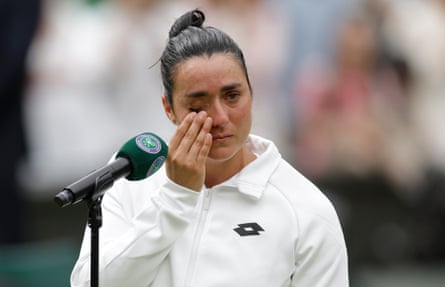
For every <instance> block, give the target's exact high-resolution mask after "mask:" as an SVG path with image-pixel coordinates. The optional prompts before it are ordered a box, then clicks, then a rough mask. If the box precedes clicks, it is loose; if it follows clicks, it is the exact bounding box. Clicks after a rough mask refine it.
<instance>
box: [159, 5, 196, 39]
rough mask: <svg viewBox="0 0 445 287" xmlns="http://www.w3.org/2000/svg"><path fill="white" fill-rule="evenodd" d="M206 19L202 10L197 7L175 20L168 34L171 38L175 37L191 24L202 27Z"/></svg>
mask: <svg viewBox="0 0 445 287" xmlns="http://www.w3.org/2000/svg"><path fill="white" fill-rule="evenodd" d="M204 20H205V16H204V13H203V12H202V11H201V10H198V9H195V10H193V11H189V12H187V13H185V14H184V15H182V16H181V17H179V18H178V19H177V20H176V21H175V23H174V24H173V26H172V27H171V28H170V32H169V33H168V36H169V38H173V37H175V36H177V35H178V34H179V33H181V32H182V31H183V30H185V29H187V28H188V27H189V26H195V27H201V26H202V23H204Z"/></svg>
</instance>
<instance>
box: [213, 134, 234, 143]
mask: <svg viewBox="0 0 445 287" xmlns="http://www.w3.org/2000/svg"><path fill="white" fill-rule="evenodd" d="M230 138H232V135H213V142H225V141H227V140H229V139H230Z"/></svg>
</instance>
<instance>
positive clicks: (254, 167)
mask: <svg viewBox="0 0 445 287" xmlns="http://www.w3.org/2000/svg"><path fill="white" fill-rule="evenodd" d="M247 146H248V147H249V148H250V149H251V151H252V152H253V153H255V154H256V155H257V158H256V159H255V160H254V161H252V162H251V163H249V164H248V165H247V166H245V167H244V168H243V169H242V170H241V171H240V172H239V173H238V174H236V175H235V176H233V177H232V178H230V179H229V180H228V181H226V182H224V183H222V184H221V186H230V187H234V188H237V189H238V190H239V192H241V193H243V194H245V195H248V196H251V197H253V198H255V199H260V198H261V196H262V195H263V193H264V190H265V188H266V185H267V182H268V181H269V179H270V177H271V175H272V173H273V172H274V170H275V169H276V168H277V166H278V164H279V162H280V160H281V155H280V153H279V152H278V149H277V147H276V146H275V144H274V143H273V142H271V141H269V140H266V139H264V138H262V137H259V136H256V135H249V137H248V139H247Z"/></svg>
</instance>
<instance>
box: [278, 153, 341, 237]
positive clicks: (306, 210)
mask: <svg viewBox="0 0 445 287" xmlns="http://www.w3.org/2000/svg"><path fill="white" fill-rule="evenodd" d="M270 184H271V186H273V187H274V189H275V192H277V193H278V194H279V196H281V197H283V199H284V200H285V201H287V203H288V206H289V207H290V208H291V209H292V212H293V214H294V216H295V219H296V221H297V222H298V224H299V227H300V229H304V228H303V227H309V226H310V225H320V226H324V228H326V229H328V231H329V232H331V233H333V234H334V235H335V237H337V238H338V239H339V240H343V233H342V231H341V226H340V222H339V219H338V216H337V212H336V210H335V208H334V206H333V204H332V202H331V201H330V200H329V199H328V198H327V197H326V195H325V194H324V193H323V192H322V191H321V190H320V189H319V188H318V187H317V186H316V185H315V184H314V183H312V182H311V181H310V180H309V179H307V178H306V177H305V176H304V175H303V174H301V173H300V172H299V171H297V170H296V169H295V168H293V167H292V166H291V165H290V164H289V163H288V162H287V161H285V160H283V159H281V161H280V163H279V165H278V167H277V169H276V170H275V172H274V173H273V175H272V176H271V178H270Z"/></svg>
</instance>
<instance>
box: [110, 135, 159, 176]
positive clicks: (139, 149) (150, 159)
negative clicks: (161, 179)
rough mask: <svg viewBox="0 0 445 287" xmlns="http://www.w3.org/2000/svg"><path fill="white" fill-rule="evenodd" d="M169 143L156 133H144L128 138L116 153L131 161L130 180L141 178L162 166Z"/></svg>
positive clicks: (117, 155)
mask: <svg viewBox="0 0 445 287" xmlns="http://www.w3.org/2000/svg"><path fill="white" fill-rule="evenodd" d="M167 154H168V147H167V144H166V143H165V142H164V141H163V140H162V139H161V138H160V137H159V136H157V135H156V134H154V133H149V132H146V133H142V134H139V135H137V136H135V137H133V138H131V139H130V140H128V141H127V142H126V143H125V144H124V145H123V146H122V147H121V148H120V150H119V152H118V153H117V154H116V158H118V157H125V158H127V159H128V160H129V161H130V162H131V166H132V170H131V173H130V174H129V175H128V176H127V177H126V178H127V179H128V180H141V179H144V178H146V177H149V176H150V175H152V174H153V173H155V172H156V171H158V169H159V168H160V167H161V166H162V164H163V163H164V162H165V160H166V159H167Z"/></svg>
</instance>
